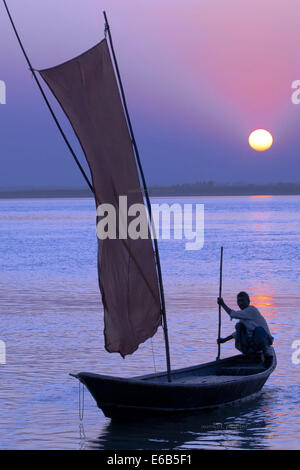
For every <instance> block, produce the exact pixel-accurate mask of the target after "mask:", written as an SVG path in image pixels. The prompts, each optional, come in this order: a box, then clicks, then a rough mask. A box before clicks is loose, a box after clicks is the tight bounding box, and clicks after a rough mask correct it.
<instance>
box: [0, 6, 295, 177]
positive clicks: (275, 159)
mask: <svg viewBox="0 0 300 470" xmlns="http://www.w3.org/2000/svg"><path fill="white" fill-rule="evenodd" d="M7 1H8V4H9V6H10V8H11V12H12V14H13V16H14V18H15V21H16V24H17V26H18V29H19V31H20V33H21V36H22V38H23V41H24V44H25V46H26V49H27V51H28V52H29V54H30V57H31V59H32V62H33V65H34V67H36V68H45V67H50V66H52V65H56V64H57V63H60V62H62V61H64V60H67V59H69V58H71V57H72V56H74V55H77V54H78V53H80V52H83V51H84V50H86V49H87V48H89V47H91V46H92V45H93V44H95V43H96V42H98V41H99V40H100V39H101V38H102V37H103V19H102V10H103V9H106V11H107V13H108V15H109V19H110V23H111V27H112V31H113V36H114V41H115V46H116V50H117V55H118V59H119V63H120V66H121V71H122V76H123V79H124V84H125V88H126V91H127V96H128V101H129V104H130V109H131V112H132V117H133V121H134V124H135V127H136V131H137V134H138V135H137V137H138V141H139V142H140V145H141V146H142V150H143V151H144V155H145V157H144V158H145V165H146V168H147V172H148V173H150V178H151V179H152V180H153V182H155V169H156V168H157V165H158V163H161V161H162V159H163V162H165V166H163V167H162V172H163V176H162V178H161V179H160V180H159V181H158V182H160V183H161V182H163V181H162V180H166V183H168V182H170V181H171V180H172V181H173V180H176V179H177V180H179V179H180V177H181V176H182V170H183V169H185V172H184V175H183V176H182V178H183V179H184V181H188V180H195V179H196V180H197V179H199V180H203V179H215V178H214V176H216V179H218V180H226V181H229V180H230V179H231V180H242V179H244V178H243V177H239V175H242V174H243V173H245V172H247V174H249V175H251V176H250V179H251V180H254V179H255V177H256V169H257V172H259V175H260V176H261V175H262V174H263V175H264V180H271V179H273V180H274V179H275V180H279V179H281V178H283V179H284V180H291V181H292V180H295V174H296V172H297V171H298V173H299V169H300V162H299V159H298V153H299V150H300V142H298V141H299V138H298V129H299V126H300V105H299V107H297V106H295V105H293V104H292V103H291V99H290V97H291V83H292V81H293V80H296V79H300V55H299V50H298V49H299V46H298V45H299V43H300V28H299V18H300V2H299V1H297V0H289V1H288V2H287V1H286V0H276V2H274V0H273V1H271V0H243V1H237V0H201V1H200V0H151V1H148V0H103V1H99V0H63V1H61V0H60V1H58V0H51V1H50V0H49V1H43V2H40V1H38V0H26V2H23V1H22V2H21V1H20V0H7ZM0 14H1V16H0V52H1V68H0V70H1V72H0V79H4V80H6V81H7V82H8V83H7V86H8V91H9V90H10V88H12V87H13V86H14V85H15V90H14V91H15V96H18V100H17V101H18V104H15V105H14V106H15V107H14V108H13V109H10V110H9V113H12V114H11V116H13V113H16V114H17V115H18V116H19V115H20V112H21V113H22V109H19V108H20V107H22V103H23V106H24V108H23V111H24V114H25V107H26V108H27V112H28V106H30V112H29V114H30V115H32V120H33V121H32V128H34V126H35V120H36V119H37V116H38V115H39V114H41V113H42V116H43V119H44V121H45V122H44V125H45V127H44V128H43V131H42V132H43V133H44V138H46V140H47V125H48V126H49V122H48V124H47V117H46V115H44V109H43V108H42V107H41V106H40V105H39V104H38V103H39V100H40V98H39V96H38V94H37V93H36V91H34V90H33V86H32V79H31V77H30V74H29V73H28V70H27V66H26V64H25V63H24V60H23V58H22V56H21V54H20V51H19V49H18V46H17V43H16V41H15V38H14V37H13V35H12V31H11V28H10V25H9V23H8V20H7V17H6V16H5V15H4V10H3V7H2V6H1V7H0ZM20 83H21V84H22V87H20V86H19V85H20ZM29 103H30V105H29ZM7 106H8V105H7ZM6 109H7V108H6ZM2 118H3V109H1V114H0V119H2ZM38 121H39V122H40V116H39V119H38ZM13 122H14V121H13V117H11V123H13ZM11 125H13V124H11ZM15 125H16V135H17V133H18V128H17V124H15ZM28 125H29V124H28ZM18 126H21V124H20V122H18ZM258 127H264V128H267V129H269V130H271V131H272V133H273V135H274V147H273V148H272V149H271V150H269V151H268V152H266V153H265V154H264V157H262V154H258V153H255V152H253V151H252V150H251V149H249V147H248V144H247V139H248V135H249V133H250V131H252V130H253V129H255V128H258ZM49 132H50V130H49ZM27 135H28V133H27ZM49 136H50V137H49V139H50V140H51V141H52V139H53V137H52V134H51V132H50V134H49ZM28 138H32V136H31V137H30V136H29V137H28ZM41 145H42V143H41ZM7 146H8V148H9V143H8V144H7ZM53 151H56V149H54V150H53ZM185 151H186V152H188V155H189V160H188V162H187V161H186V160H185V159H186V155H184V152H185ZM202 154H203V155H204V157H203V165H202V167H201V166H200V163H199V160H200V157H199V155H202ZM31 158H32V159H33V161H34V158H33V157H32V155H31ZM262 158H263V160H262ZM171 162H173V163H174V165H175V166H174V169H172V171H173V172H174V177H172V178H170V175H167V174H166V172H167V169H168V168H169V167H170V163H171ZM195 162H197V165H198V166H197V172H199V177H197V178H196V177H195V175H194V174H195V171H193V166H194V164H195ZM213 162H214V165H213ZM214 166H215V167H216V168H218V171H217V174H216V175H215V174H214ZM271 171H273V172H275V174H274V178H271V177H270V175H271ZM197 174H198V173H197ZM231 175H232V177H231ZM0 184H3V182H2V181H1V180H0Z"/></svg>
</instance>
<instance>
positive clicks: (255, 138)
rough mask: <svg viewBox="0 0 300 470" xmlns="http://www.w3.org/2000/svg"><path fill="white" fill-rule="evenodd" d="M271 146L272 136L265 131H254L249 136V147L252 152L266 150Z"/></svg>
mask: <svg viewBox="0 0 300 470" xmlns="http://www.w3.org/2000/svg"><path fill="white" fill-rule="evenodd" d="M272 144H273V137H272V134H271V133H270V132H269V131H267V130H265V129H256V130H255V131H253V132H251V134H250V135H249V145H250V147H252V148H253V149H254V150H258V151H260V152H261V151H263V150H268V149H269V148H270V147H271V146H272Z"/></svg>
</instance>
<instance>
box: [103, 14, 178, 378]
mask: <svg viewBox="0 0 300 470" xmlns="http://www.w3.org/2000/svg"><path fill="white" fill-rule="evenodd" d="M103 15H104V19H105V31H106V32H107V33H108V38H109V44H110V48H111V52H112V56H113V61H114V65H115V70H116V74H117V78H118V83H119V88H120V92H121V96H122V101H123V107H124V111H125V115H126V119H127V124H128V128H129V132H130V137H131V141H132V145H133V148H134V152H135V156H136V161H137V164H138V168H139V171H140V175H141V179H142V183H143V188H144V194H145V198H146V203H147V208H148V213H149V217H150V221H151V228H152V233H153V241H154V248H155V258H156V268H157V274H158V281H159V291H160V299H161V309H162V317H163V329H164V338H165V347H166V361H167V371H168V381H169V382H171V381H172V380H171V361H170V348H169V336H168V324H167V315H166V303H165V294H164V286H163V279H162V272H161V264H160V256H159V249H158V242H157V237H156V233H155V226H154V221H153V217H152V208H151V202H150V197H149V192H148V187H147V184H146V179H145V174H144V171H143V167H142V163H141V159H140V154H139V150H138V146H137V143H136V140H135V136H134V132H133V127H132V124H131V119H130V115H129V111H128V106H127V101H126V96H125V92H124V87H123V83H122V79H121V74H120V70H119V66H118V62H117V57H116V54H115V50H114V45H113V40H112V35H111V31H110V26H109V23H108V20H107V16H106V12H105V11H104V12H103Z"/></svg>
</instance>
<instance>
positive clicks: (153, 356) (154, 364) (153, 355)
mask: <svg viewBox="0 0 300 470" xmlns="http://www.w3.org/2000/svg"><path fill="white" fill-rule="evenodd" d="M151 348H152V358H153V366H154V371H155V373H156V363H155V354H154V347H153V339H152V338H151Z"/></svg>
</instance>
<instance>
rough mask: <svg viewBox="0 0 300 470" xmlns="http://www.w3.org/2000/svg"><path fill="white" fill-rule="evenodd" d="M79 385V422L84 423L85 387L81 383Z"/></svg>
mask: <svg viewBox="0 0 300 470" xmlns="http://www.w3.org/2000/svg"><path fill="white" fill-rule="evenodd" d="M78 383H79V389H78V412H79V420H80V422H81V423H82V421H83V417H84V385H83V384H82V383H81V382H78Z"/></svg>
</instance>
